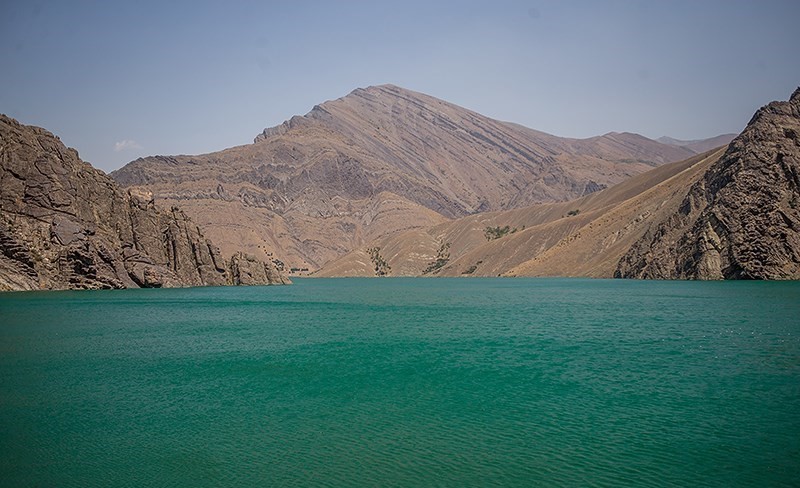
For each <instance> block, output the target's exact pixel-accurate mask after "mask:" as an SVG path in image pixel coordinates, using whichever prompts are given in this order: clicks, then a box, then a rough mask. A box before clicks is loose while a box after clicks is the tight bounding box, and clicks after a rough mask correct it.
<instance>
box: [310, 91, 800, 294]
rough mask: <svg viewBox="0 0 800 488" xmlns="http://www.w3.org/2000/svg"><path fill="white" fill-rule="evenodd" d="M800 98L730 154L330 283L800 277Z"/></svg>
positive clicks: (761, 118)
mask: <svg viewBox="0 0 800 488" xmlns="http://www.w3.org/2000/svg"><path fill="white" fill-rule="evenodd" d="M798 134H800V89H798V90H797V91H795V93H794V94H793V95H792V97H791V99H790V100H789V101H788V102H773V103H771V104H769V105H767V106H766V107H764V108H762V109H760V110H759V111H758V112H757V113H756V114H755V116H754V117H753V118H752V120H751V121H750V123H749V124H748V125H747V128H746V129H745V130H744V131H743V132H742V134H741V135H739V136H738V137H737V138H736V139H734V140H733V141H732V142H731V143H730V145H729V146H727V147H726V148H720V149H717V150H712V151H709V152H706V153H704V154H700V155H697V156H694V157H692V158H689V159H687V160H684V161H680V162H676V163H670V164H666V165H662V166H660V167H658V168H655V169H653V170H651V171H649V172H647V173H643V174H640V175H638V176H634V177H632V178H630V179H629V180H626V181H625V182H623V183H620V184H618V185H616V186H613V187H611V188H608V189H605V190H602V191H598V192H596V193H593V194H591V195H587V196H584V197H581V198H579V199H576V200H573V201H569V202H559V203H550V204H541V205H534V206H529V207H526V208H521V209H516V210H510V211H503V212H488V213H481V214H477V215H471V216H468V217H465V218H462V219H458V220H454V221H451V222H447V223H443V224H440V225H436V226H432V227H430V228H428V229H420V230H415V231H412V232H406V233H403V234H399V235H396V236H391V237H387V238H384V239H381V240H377V241H375V242H372V243H370V244H368V245H367V246H364V247H362V248H361V249H358V250H356V251H354V252H351V253H349V254H348V255H346V256H344V257H342V258H340V259H338V260H335V261H333V262H331V263H329V264H328V265H326V266H325V267H324V268H323V269H322V270H321V271H320V272H319V273H318V275H319V276H374V275H376V274H380V273H378V271H380V272H382V273H384V274H389V275H410V276H419V275H429V276H498V275H507V276H590V277H608V278H610V277H621V278H656V279H720V278H725V279H743V278H749V279H798V278H800V189H799V188H800V176H798V175H800V138H798Z"/></svg>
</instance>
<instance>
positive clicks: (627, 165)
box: [112, 85, 694, 270]
mask: <svg viewBox="0 0 800 488" xmlns="http://www.w3.org/2000/svg"><path fill="white" fill-rule="evenodd" d="M693 154H694V152H693V151H691V150H689V149H686V148H683V147H676V146H672V145H667V144H661V143H659V142H656V141H653V140H651V139H648V138H646V137H643V136H640V135H637V134H630V133H609V134H606V135H603V136H598V137H593V138H589V139H567V138H560V137H555V136H552V135H549V134H545V133H543V132H538V131H535V130H531V129H527V128H525V127H521V126H518V125H515V124H509V123H506V122H500V121H497V120H493V119H490V118H488V117H485V116H482V115H480V114H477V113H475V112H472V111H470V110H466V109H464V108H461V107H458V106H456V105H453V104H450V103H446V102H444V101H442V100H438V99H436V98H434V97H431V96H428V95H424V94H422V93H417V92H413V91H411V90H406V89H403V88H399V87H397V86H392V85H382V86H374V87H369V88H366V89H357V90H355V91H353V92H352V93H350V94H349V95H347V96H345V97H343V98H340V99H337V100H333V101H329V102H325V103H323V104H321V105H317V106H316V107H314V108H313V109H312V110H311V111H310V112H309V113H308V114H306V115H305V116H295V117H292V118H291V119H290V120H288V121H286V122H284V123H283V124H281V125H279V126H277V127H273V128H269V129H265V130H264V131H263V132H262V133H261V134H259V135H258V136H257V137H256V138H255V141H254V144H251V145H246V146H240V147H235V148H230V149H227V150H224V151H220V152H217V153H213V154H206V155H201V156H174V157H168V156H158V157H150V158H144V159H139V160H136V161H134V162H132V163H130V164H128V165H127V166H125V167H124V168H122V169H120V170H118V171H115V172H114V173H112V177H114V178H115V179H116V180H117V181H118V182H120V183H121V184H122V185H124V186H126V187H138V188H145V189H147V190H149V191H152V192H153V193H154V195H155V199H156V202H157V203H159V204H162V205H165V206H169V205H172V204H179V205H180V206H181V208H183V209H184V210H185V211H186V212H187V213H188V214H189V215H190V216H191V217H192V218H193V219H194V220H195V221H197V222H198V223H200V225H201V226H202V227H203V229H205V230H206V232H207V233H208V235H209V236H210V237H211V238H212V239H214V241H215V242H218V243H219V244H220V248H221V249H222V253H223V255H225V256H230V255H232V254H233V253H234V252H235V251H236V250H237V249H241V250H243V251H245V252H247V253H249V254H252V255H254V256H257V257H259V258H261V259H268V258H269V256H270V253H274V254H277V255H280V256H283V257H285V258H286V260H287V264H288V265H289V266H290V267H298V268H310V269H311V270H313V269H317V268H318V267H320V266H321V265H323V264H324V263H327V262H329V261H330V260H332V259H334V258H337V257H339V256H341V255H343V254H345V253H347V252H348V251H350V250H352V249H355V248H358V247H360V246H361V245H363V244H365V243H368V242H370V241H372V240H375V239H379V238H382V237H385V236H388V235H391V234H395V233H397V232H402V231H407V230H413V229H421V228H426V227H430V226H432V225H436V224H439V223H442V222H445V221H446V220H449V219H453V218H460V217H464V216H466V215H471V214H475V213H478V212H485V211H498V210H505V209H512V208H520V207H524V206H526V205H530V204H533V203H539V202H552V201H563V200H569V199H572V198H576V197H580V196H582V195H586V194H589V193H592V192H594V191H597V190H600V189H602V188H605V187H607V186H610V185H613V184H615V183H618V182H620V181H622V180H625V179H627V178H629V177H630V176H633V175H636V174H639V173H642V172H644V171H647V170H649V169H651V168H653V167H655V166H657V165H660V164H663V163H667V162H671V161H678V160H682V159H685V158H687V157H690V156H691V155H693Z"/></svg>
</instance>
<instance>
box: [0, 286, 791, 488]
mask: <svg viewBox="0 0 800 488" xmlns="http://www.w3.org/2000/svg"><path fill="white" fill-rule="evenodd" d="M0 479H1V480H2V482H0V484H2V485H3V486H60V487H68V486H75V487H88V486H98V487H110V486H154V485H157V486H187V487H203V486H209V487H211V486H536V485H541V486H588V485H591V486H609V487H610V486H669V485H674V486H694V487H701V486H719V487H728V486H754V487H755V486H758V487H761V486H798V485H800V283H798V282H785V283H777V282H645V281H623V280H586V279H501V278H497V279H482V278H475V279H467V278H461V279H458V278H455V279H446V278H429V279H425V278H408V279H405V278H387V279H297V280H296V284H294V285H292V286H286V287H252V288H192V289H162V290H119V291H76V292H73V291H67V292H33V293H4V294H0Z"/></svg>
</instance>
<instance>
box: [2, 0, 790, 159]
mask: <svg viewBox="0 0 800 488" xmlns="http://www.w3.org/2000/svg"><path fill="white" fill-rule="evenodd" d="M798 19H800V1H798V0H785V1H764V0H761V1H756V0H752V1H743V2H742V1H703V0H695V1H632V0H631V1H619V2H611V1H609V2H601V1H585V2H580V1H572V2H571V1H551V2H545V1H485V2H470V1H463V2H433V1H432V0H428V1H393V2H379V1H302V0H284V1H281V2H269V1H252V2H235V1H231V2H200V1H186V2H168V1H163V2H162V1H157V2H150V1H133V0H129V1H126V2H114V1H92V2H89V1H86V2H83V1H68V0H61V1H54V2H43V1H35V0H23V1H9V0H0V67H1V68H0V112H3V113H6V114H9V115H11V116H12V117H15V118H17V119H19V120H20V121H21V122H23V123H26V124H33V125H39V126H43V127H45V128H47V129H49V130H51V131H53V132H54V133H56V134H57V135H60V136H61V138H62V140H63V141H64V142H65V143H66V144H68V145H70V146H73V147H75V148H76V149H78V151H79V152H80V153H81V156H82V157H83V158H84V159H85V160H88V161H90V162H91V163H92V164H94V165H95V166H97V167H99V168H102V169H104V170H107V171H108V170H111V169H115V168H118V167H120V166H122V165H123V164H124V163H126V162H128V161H130V160H133V159H135V158H137V157H139V156H145V155H150V154H197V153H203V152H209V151H214V150H219V149H223V148H226V147H230V146H233V145H239V144H246V143H250V142H251V141H252V139H253V137H254V136H255V135H256V134H257V133H258V132H260V131H261V130H262V129H263V128H264V127H268V126H272V125H276V124H279V123H280V122H282V121H283V120H285V119H287V118H289V117H291V116H292V115H295V114H305V113H306V112H308V111H309V110H310V109H311V107H312V106H314V105H315V104H317V103H320V102H322V101H324V100H329V99H334V98H338V97H341V96H344V95H346V94H347V93H349V92H350V91H351V90H353V89H354V88H356V87H364V86H368V85H374V84H380V83H394V84H396V85H400V86H403V87H406V88H410V89H413V90H417V91H421V92H424V93H428V94H430V95H433V96H436V97H439V98H442V99H445V100H447V101H450V102H453V103H456V104H459V105H462V106H464V107H467V108H470V109H472V110H475V111H477V112H480V113H483V114H485V115H488V116H491V117H495V118H498V119H502V120H508V121H512V122H517V123H520V124H523V125H526V126H528V127H532V128H535V129H539V130H543V131H546V132H550V133H553V134H556V135H561V136H570V137H588V136H593V135H598V134H602V133H605V132H609V131H632V132H639V133H641V134H644V135H646V136H648V137H659V136H661V135H670V136H673V137H677V138H683V139H692V138H703V137H709V136H713V135H717V134H720V133H724V132H738V131H740V130H741V129H742V128H743V127H744V125H745V124H746V123H747V121H748V120H749V118H750V116H751V115H752V113H753V112H754V111H755V110H756V109H757V108H758V107H760V106H761V105H764V104H765V103H767V102H769V101H771V100H775V99H782V100H785V99H787V98H788V97H789V95H790V93H791V92H792V90H793V89H794V88H795V87H797V85H798V84H800V61H798V55H797V49H798V46H800V29H798Z"/></svg>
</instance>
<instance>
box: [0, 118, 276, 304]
mask: <svg viewBox="0 0 800 488" xmlns="http://www.w3.org/2000/svg"><path fill="white" fill-rule="evenodd" d="M252 266H254V267H258V266H261V267H262V268H263V271H262V272H261V273H255V274H253V275H252V278H251V279H248V280H240V279H238V278H235V277H236V276H238V274H239V271H238V269H239V265H238V264H237V263H236V262H231V263H227V262H225V260H224V259H223V258H222V257H221V255H220V253H219V250H218V249H217V247H216V246H215V245H214V244H213V243H211V242H210V241H209V240H207V239H206V238H204V237H203V234H202V232H201V231H200V229H199V228H198V227H197V225H195V224H194V223H193V222H192V221H191V220H190V219H189V218H188V217H187V216H186V215H185V214H184V213H183V212H182V211H181V210H179V209H178V208H176V207H172V208H171V209H170V210H167V211H165V210H158V209H156V207H155V205H154V203H153V199H152V196H151V195H150V194H149V193H147V192H144V191H136V190H131V191H126V190H124V189H121V188H120V187H119V185H118V184H117V183H116V182H114V181H113V180H112V179H111V178H109V177H108V176H106V175H105V174H104V173H102V172H101V171H98V170H96V169H94V168H93V167H92V166H91V165H89V164H87V163H85V162H83V161H81V160H80V158H79V157H78V153H77V152H76V151H75V150H74V149H70V148H67V147H65V146H64V145H63V144H62V143H61V141H60V140H59V139H58V138H57V137H56V136H54V135H53V134H51V133H50V132H48V131H46V130H44V129H41V128H38V127H30V126H25V125H22V124H20V123H18V122H17V121H15V120H13V119H11V118H8V117H6V116H4V115H0V290H34V289H103V288H134V287H176V286H203V285H226V284H269V283H282V282H284V280H283V279H282V278H281V276H280V274H279V273H278V272H277V270H275V268H274V266H273V265H272V264H271V263H269V264H264V263H257V264H253V265H252Z"/></svg>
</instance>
